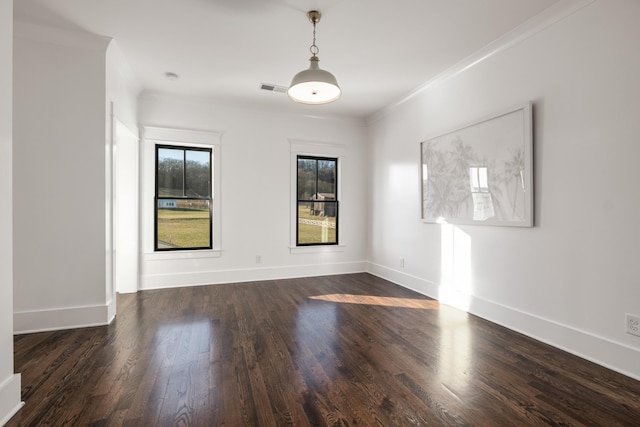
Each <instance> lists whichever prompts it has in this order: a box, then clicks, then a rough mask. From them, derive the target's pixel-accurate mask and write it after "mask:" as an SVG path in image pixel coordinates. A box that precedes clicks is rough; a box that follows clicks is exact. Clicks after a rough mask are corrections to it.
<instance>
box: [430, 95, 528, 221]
mask: <svg viewBox="0 0 640 427" xmlns="http://www.w3.org/2000/svg"><path fill="white" fill-rule="evenodd" d="M532 145H533V135H532V106H531V103H526V104H525V105H522V106H520V107H517V108H515V109H510V110H508V111H506V112H502V113H499V114H494V115H491V116H489V117H487V118H484V119H482V120H480V121H478V122H475V123H473V124H470V125H467V126H464V127H461V128H459V129H456V130H453V131H450V132H447V133H444V134H442V135H439V136H436V137H434V138H431V139H427V140H426V141H423V142H421V143H420V165H421V168H420V171H421V174H420V175H421V184H422V185H421V190H422V191H421V193H422V220H423V221H424V222H439V223H450V224H482V225H500V226H516V227H532V226H533V158H532V157H533V152H532V149H533V147H532Z"/></svg>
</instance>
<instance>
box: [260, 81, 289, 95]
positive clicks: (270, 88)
mask: <svg viewBox="0 0 640 427" xmlns="http://www.w3.org/2000/svg"><path fill="white" fill-rule="evenodd" d="M260 89H262V90H268V91H270V92H280V93H287V89H288V88H287V87H285V86H278V85H274V84H271V83H260Z"/></svg>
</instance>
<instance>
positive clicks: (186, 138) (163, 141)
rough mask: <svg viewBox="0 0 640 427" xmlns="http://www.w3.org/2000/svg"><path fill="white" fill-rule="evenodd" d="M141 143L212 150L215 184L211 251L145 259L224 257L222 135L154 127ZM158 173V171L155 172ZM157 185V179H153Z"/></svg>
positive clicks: (145, 129) (155, 254) (158, 254)
mask: <svg viewBox="0 0 640 427" xmlns="http://www.w3.org/2000/svg"><path fill="white" fill-rule="evenodd" d="M141 131H142V140H143V141H144V142H145V144H153V145H154V146H155V145H167V144H168V145H175V146H189V147H203V148H211V151H212V153H211V154H212V157H213V165H212V166H213V170H212V172H211V174H212V176H211V181H212V182H213V188H212V191H213V194H212V199H213V221H212V226H213V242H211V245H212V247H213V248H212V249H198V250H185V251H170V252H156V251H152V252H146V253H145V258H146V259H148V260H167V259H185V258H217V257H220V256H221V255H222V236H221V230H222V226H221V215H220V214H221V211H222V209H221V200H222V197H221V195H222V191H221V189H222V186H221V183H220V178H221V175H222V174H221V173H220V171H221V169H220V168H221V165H222V161H221V157H222V142H221V134H220V133H218V132H212V131H201V130H188V129H172V128H162V127H155V126H142V127H141ZM153 172H154V174H155V169H154V171H153ZM154 185H155V179H154Z"/></svg>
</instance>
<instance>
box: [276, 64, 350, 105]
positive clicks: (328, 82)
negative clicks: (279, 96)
mask: <svg viewBox="0 0 640 427" xmlns="http://www.w3.org/2000/svg"><path fill="white" fill-rule="evenodd" d="M309 62H310V63H311V65H310V66H309V68H308V69H307V70H303V71H300V72H299V73H298V74H296V75H295V76H294V77H293V80H291V85H290V86H289V90H288V91H287V95H289V98H291V99H292V100H294V101H296V102H299V103H301V104H327V103H329V102H333V101H335V100H336V99H338V98H340V94H341V93H342V90H340V86H338V81H337V80H336V78H335V77H334V75H333V74H331V73H330V72H328V71H325V70H321V69H320V67H319V65H318V57H317V56H315V55H314V56H312V57H311V59H309Z"/></svg>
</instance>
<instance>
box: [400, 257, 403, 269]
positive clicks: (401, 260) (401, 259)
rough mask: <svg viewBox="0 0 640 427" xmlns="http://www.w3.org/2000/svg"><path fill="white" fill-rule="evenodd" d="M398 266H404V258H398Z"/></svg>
mask: <svg viewBox="0 0 640 427" xmlns="http://www.w3.org/2000/svg"><path fill="white" fill-rule="evenodd" d="M400 268H404V258H400Z"/></svg>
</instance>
